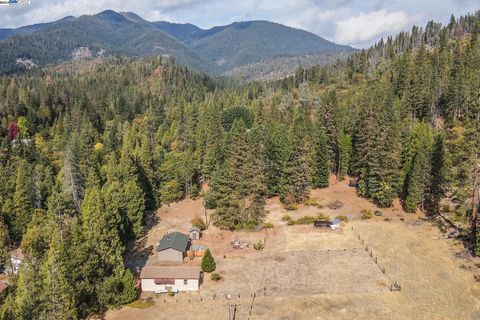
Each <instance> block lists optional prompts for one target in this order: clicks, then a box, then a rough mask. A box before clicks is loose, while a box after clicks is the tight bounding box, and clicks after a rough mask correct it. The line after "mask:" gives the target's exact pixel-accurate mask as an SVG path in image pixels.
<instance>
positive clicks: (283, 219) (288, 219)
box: [282, 214, 292, 222]
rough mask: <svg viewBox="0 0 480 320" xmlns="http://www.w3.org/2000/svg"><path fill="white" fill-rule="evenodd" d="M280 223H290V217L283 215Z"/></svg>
mask: <svg viewBox="0 0 480 320" xmlns="http://www.w3.org/2000/svg"><path fill="white" fill-rule="evenodd" d="M282 221H283V222H288V221H292V217H291V216H289V215H288V214H286V215H284V216H283V217H282Z"/></svg>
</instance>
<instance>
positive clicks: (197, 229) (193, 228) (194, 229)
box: [188, 227, 202, 232]
mask: <svg viewBox="0 0 480 320" xmlns="http://www.w3.org/2000/svg"><path fill="white" fill-rule="evenodd" d="M193 231H197V232H201V231H202V230H200V228H197V227H191V228H190V229H188V232H193Z"/></svg>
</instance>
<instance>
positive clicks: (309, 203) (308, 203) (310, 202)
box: [305, 198, 320, 207]
mask: <svg viewBox="0 0 480 320" xmlns="http://www.w3.org/2000/svg"><path fill="white" fill-rule="evenodd" d="M305 205H306V206H309V207H318V206H320V203H318V201H317V199H315V198H308V199H307V200H306V201H305Z"/></svg>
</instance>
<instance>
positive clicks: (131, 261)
mask: <svg viewBox="0 0 480 320" xmlns="http://www.w3.org/2000/svg"><path fill="white" fill-rule="evenodd" d="M158 221H159V220H158V217H157V214H156V210H149V211H147V212H146V214H145V229H144V234H143V237H142V238H140V239H136V240H132V241H130V242H129V243H128V244H127V249H126V254H125V266H126V267H127V268H128V269H130V271H131V272H132V273H133V274H134V275H139V274H140V271H141V270H142V269H143V267H144V266H145V265H146V264H147V261H148V259H149V258H150V256H151V255H153V252H154V250H155V248H154V246H153V245H151V246H148V247H146V244H147V235H148V233H149V232H150V230H151V229H152V228H154V227H155V226H156V225H157V224H158Z"/></svg>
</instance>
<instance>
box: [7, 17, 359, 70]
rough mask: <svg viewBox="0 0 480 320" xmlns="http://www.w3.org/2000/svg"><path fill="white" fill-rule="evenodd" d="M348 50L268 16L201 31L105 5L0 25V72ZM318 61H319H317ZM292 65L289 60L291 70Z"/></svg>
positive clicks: (232, 63)
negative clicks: (111, 59) (81, 62)
mask: <svg viewBox="0 0 480 320" xmlns="http://www.w3.org/2000/svg"><path fill="white" fill-rule="evenodd" d="M79 50H80V54H78V53H79ZM352 51H354V49H353V48H351V47H348V46H342V45H337V44H335V43H332V42H330V41H327V40H325V39H323V38H321V37H319V36H317V35H314V34H313V33H310V32H307V31H304V30H299V29H294V28H290V27H286V26H283V25H281V24H277V23H272V22H268V21H250V22H239V23H233V24H230V25H228V26H219V27H213V28H211V29H208V30H203V29H200V28H198V27H196V26H194V25H191V24H174V23H168V22H149V21H146V20H144V19H142V18H141V17H139V16H138V15H136V14H134V13H132V12H123V13H118V12H115V11H112V10H105V11H102V12H100V13H98V14H96V15H91V16H88V15H84V16H81V17H79V18H75V17H66V18H64V19H62V20H59V21H56V22H52V23H44V24H37V25H32V26H27V27H22V28H18V29H0V74H13V73H19V72H24V71H25V70H26V69H27V70H29V69H31V68H37V67H40V68H41V67H45V66H51V65H55V64H58V63H62V62H68V61H71V60H78V59H79V58H80V59H92V58H97V57H104V56H129V57H149V56H156V55H162V56H168V57H174V58H175V59H176V61H177V62H178V63H179V64H182V65H185V66H188V67H190V68H192V69H194V70H199V71H203V72H208V73H210V74H221V73H223V72H224V71H227V70H230V69H232V68H235V67H239V66H242V65H245V64H249V63H254V62H258V61H262V60H268V59H272V58H277V57H285V56H288V57H291V56H295V55H306V54H329V55H334V54H337V53H340V52H344V53H345V52H352ZM339 57H340V56H339ZM304 59H305V58H304ZM307 59H308V58H307ZM312 61H315V60H312ZM319 61H320V62H321V61H322V60H318V59H317V60H316V62H319ZM284 63H285V64H287V63H289V62H288V61H284ZM310 65H312V64H310ZM295 66H296V65H295V64H290V68H291V69H292V67H293V68H295ZM302 66H309V65H308V64H307V63H303V64H302Z"/></svg>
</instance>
